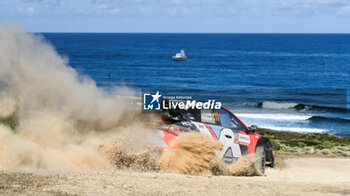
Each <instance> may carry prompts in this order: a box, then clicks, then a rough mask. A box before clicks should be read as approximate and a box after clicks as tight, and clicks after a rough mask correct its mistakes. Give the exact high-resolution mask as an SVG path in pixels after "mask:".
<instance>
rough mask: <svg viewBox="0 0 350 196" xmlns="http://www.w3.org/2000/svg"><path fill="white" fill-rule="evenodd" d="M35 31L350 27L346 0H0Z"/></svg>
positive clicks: (8, 14)
mask: <svg viewBox="0 0 350 196" xmlns="http://www.w3.org/2000/svg"><path fill="white" fill-rule="evenodd" d="M9 20H10V21H18V22H20V23H21V24H23V25H24V26H25V27H26V28H27V29H28V30H29V31H34V32H199V33H205V32H219V33H242V32H247V33H350V0H0V22H2V21H9Z"/></svg>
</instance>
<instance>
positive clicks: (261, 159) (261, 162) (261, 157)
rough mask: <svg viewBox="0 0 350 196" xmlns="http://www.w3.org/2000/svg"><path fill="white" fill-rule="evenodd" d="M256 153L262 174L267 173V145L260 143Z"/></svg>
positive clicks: (257, 163)
mask: <svg viewBox="0 0 350 196" xmlns="http://www.w3.org/2000/svg"><path fill="white" fill-rule="evenodd" d="M255 155H256V156H257V159H256V162H255V164H256V166H257V168H258V169H259V170H260V172H261V174H263V175H265V162H266V156H265V147H264V146H263V145H259V146H257V147H256V148H255Z"/></svg>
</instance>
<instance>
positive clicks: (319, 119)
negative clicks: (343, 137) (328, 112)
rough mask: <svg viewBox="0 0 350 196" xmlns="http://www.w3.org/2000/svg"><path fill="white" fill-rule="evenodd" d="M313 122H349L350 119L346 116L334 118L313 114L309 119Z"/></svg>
mask: <svg viewBox="0 0 350 196" xmlns="http://www.w3.org/2000/svg"><path fill="white" fill-rule="evenodd" d="M308 120H309V121H312V122H336V123H349V124H350V119H345V118H333V117H325V116H312V117H310V118H309V119H308Z"/></svg>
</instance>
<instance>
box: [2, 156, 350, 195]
mask: <svg viewBox="0 0 350 196" xmlns="http://www.w3.org/2000/svg"><path fill="white" fill-rule="evenodd" d="M266 175H267V176H266V177H229V176H210V177H200V176H187V175H177V174H163V173H140V172H128V171H76V170H75V171H70V170H24V169H21V170H16V171H13V170H12V171H9V170H6V169H1V172H0V194H10V195H12V194H20V195H21V194H26V195H28V194H35V195H51V194H52V195H61V194H62V195H63V194H67V195H184V194H185V195H242V194H244V195H320V194H322V195H350V159H340V158H333V159H331V158H292V159H287V160H286V164H285V166H284V167H283V168H279V169H278V168H276V169H268V170H267V171H266Z"/></svg>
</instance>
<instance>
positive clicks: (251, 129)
mask: <svg viewBox="0 0 350 196" xmlns="http://www.w3.org/2000/svg"><path fill="white" fill-rule="evenodd" d="M257 129H258V126H256V125H252V126H250V128H249V130H250V131H251V132H252V133H255V131H256V130H257Z"/></svg>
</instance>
